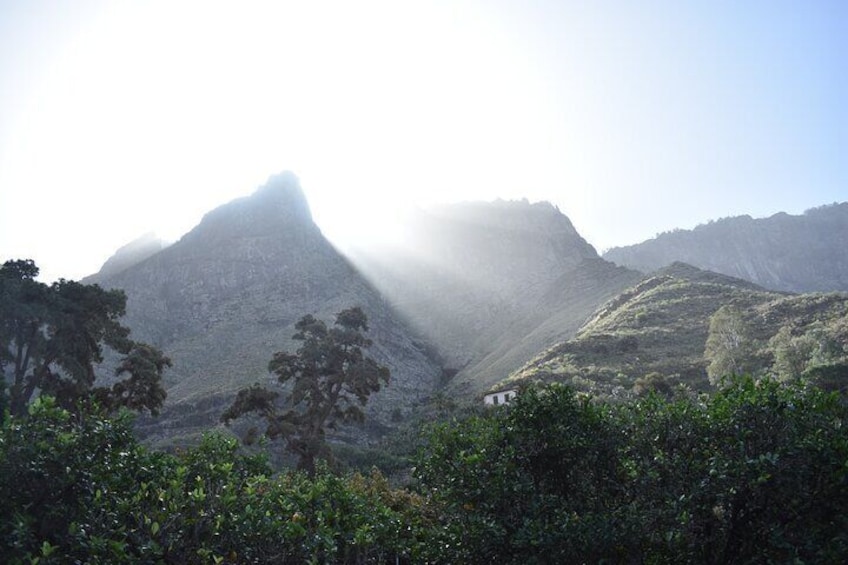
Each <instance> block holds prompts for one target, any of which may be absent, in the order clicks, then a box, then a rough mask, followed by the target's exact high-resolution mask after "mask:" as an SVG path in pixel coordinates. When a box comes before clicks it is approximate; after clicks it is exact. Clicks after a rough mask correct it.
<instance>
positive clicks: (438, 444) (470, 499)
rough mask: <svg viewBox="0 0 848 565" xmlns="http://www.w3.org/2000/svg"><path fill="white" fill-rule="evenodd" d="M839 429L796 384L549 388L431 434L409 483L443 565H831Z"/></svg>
mask: <svg viewBox="0 0 848 565" xmlns="http://www.w3.org/2000/svg"><path fill="white" fill-rule="evenodd" d="M846 424H848V421H846V408H845V405H844V404H843V403H842V402H841V401H840V399H839V398H838V397H837V396H836V395H835V394H826V393H824V392H822V391H821V390H819V389H816V388H812V387H811V388H806V387H805V386H803V385H801V384H798V383H795V384H791V385H790V384H781V383H777V382H774V381H767V380H766V381H758V382H757V381H754V380H753V379H751V378H739V379H735V382H733V383H731V384H730V385H729V386H727V387H726V388H724V389H722V390H721V391H719V392H717V393H716V394H715V395H713V396H711V397H708V398H702V399H681V400H677V401H674V402H669V401H667V400H665V399H662V398H660V397H659V396H649V397H647V398H645V399H640V400H638V401H634V402H631V403H626V404H618V405H609V404H603V403H594V402H592V401H591V400H590V399H589V398H585V397H579V396H576V395H575V394H574V393H573V391H571V390H570V389H568V388H566V387H560V386H552V387H548V388H545V389H535V390H534V389H531V390H527V391H525V392H524V393H523V394H521V395H519V396H518V398H517V399H516V401H515V402H514V403H513V404H512V405H511V406H510V408H509V409H508V410H503V411H497V412H495V413H492V414H491V415H489V416H486V417H478V418H471V419H468V420H466V421H464V422H454V423H451V424H444V425H442V426H440V427H438V428H437V429H436V430H435V432H434V433H433V436H432V438H431V441H430V443H429V447H428V448H427V451H426V454H425V455H424V457H423V459H422V461H423V465H422V466H421V468H420V469H419V476H420V479H421V481H422V485H423V487H424V488H425V492H427V493H429V495H430V496H431V502H432V503H435V504H437V506H438V507H439V511H440V515H441V516H442V520H443V521H444V523H445V524H446V525H447V530H446V532H445V534H444V536H445V537H444V539H445V542H444V543H445V545H446V546H447V544H450V546H451V555H452V558H451V560H452V561H454V562H478V563H485V562H497V563H574V562H580V563H601V562H603V563H800V562H810V563H845V562H846V561H848V433H847V432H846V429H845V425H846Z"/></svg>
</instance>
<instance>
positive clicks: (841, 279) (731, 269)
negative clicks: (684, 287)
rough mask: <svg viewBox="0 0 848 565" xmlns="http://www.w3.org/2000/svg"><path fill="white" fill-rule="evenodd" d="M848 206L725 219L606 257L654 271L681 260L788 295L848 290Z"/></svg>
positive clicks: (618, 251)
mask: <svg viewBox="0 0 848 565" xmlns="http://www.w3.org/2000/svg"><path fill="white" fill-rule="evenodd" d="M846 242H848V202H845V203H842V204H833V205H830V206H823V207H820V208H814V209H812V210H808V211H806V212H805V213H804V214H803V215H800V216H791V215H789V214H783V213H781V214H776V215H774V216H772V217H770V218H764V219H757V220H755V219H752V218H751V217H750V216H739V217H735V218H726V219H723V220H718V221H716V222H711V223H709V224H707V225H702V226H698V227H696V228H695V229H693V230H676V231H674V232H670V233H664V234H661V235H659V236H657V237H656V238H654V239H651V240H648V241H645V242H643V243H639V244H637V245H630V246H627V247H617V248H613V249H610V250H609V251H607V252H606V253H605V254H604V258H605V259H607V260H609V261H612V262H614V263H616V264H618V265H622V266H626V267H629V268H631V269H637V270H640V271H642V272H645V273H647V272H651V271H654V270H656V269H660V268H662V267H664V266H666V265H669V264H671V263H673V262H675V261H682V262H685V263H689V264H692V265H695V266H697V267H700V268H702V269H707V270H711V271H715V272H718V273H723V274H726V275H730V276H734V277H740V278H743V279H746V280H749V281H752V282H755V283H757V284H759V285H761V286H763V287H765V288H769V289H773V290H782V291H790V292H826V291H845V290H848V245H846Z"/></svg>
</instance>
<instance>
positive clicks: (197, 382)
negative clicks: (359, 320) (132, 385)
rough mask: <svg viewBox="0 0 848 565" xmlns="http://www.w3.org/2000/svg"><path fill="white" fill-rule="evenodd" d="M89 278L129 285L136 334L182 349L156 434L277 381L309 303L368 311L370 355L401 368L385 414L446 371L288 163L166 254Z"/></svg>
mask: <svg viewBox="0 0 848 565" xmlns="http://www.w3.org/2000/svg"><path fill="white" fill-rule="evenodd" d="M106 266H108V264H107V265H106ZM106 266H104V267H106ZM91 280H92V281H94V282H98V283H99V284H101V285H102V286H104V287H107V288H122V289H124V290H125V291H126V293H127V296H128V301H127V316H126V318H125V320H126V323H127V325H128V326H129V327H130V328H132V332H133V336H137V337H138V339H142V340H145V341H148V342H150V343H153V344H155V345H156V346H158V347H160V348H161V349H162V350H163V351H164V352H165V353H166V354H167V355H168V356H170V357H171V359H172V360H173V369H171V370H169V371H168V372H167V373H166V383H165V384H166V389H167V391H168V399H167V403H166V407H165V410H164V411H163V414H162V416H160V418H159V421H157V422H155V423H154V424H153V427H152V428H151V429H149V430H148V433H159V432H161V430H162V429H163V428H167V429H169V431H168V432H167V434H169V435H175V434H176V435H178V434H183V433H189V432H190V430H193V429H202V428H204V427H208V426H210V425H214V424H215V423H216V422H217V418H218V417H219V416H220V414H221V412H222V411H223V408H224V407H225V406H226V405H227V404H228V403H229V402H231V401H232V399H233V397H234V394H235V392H236V391H237V390H238V389H239V388H241V387H243V386H247V385H249V384H252V383H254V382H262V383H264V382H267V381H268V380H269V375H268V372H267V365H268V362H269V361H270V359H271V356H272V354H273V353H274V352H276V351H280V350H288V351H293V350H294V349H295V348H296V343H294V342H292V340H291V336H292V335H293V334H294V333H295V330H294V327H293V326H294V323H295V322H296V321H297V320H299V319H300V318H301V317H302V316H303V315H305V314H313V315H315V316H316V317H318V318H320V319H323V320H325V321H327V322H328V323H331V322H332V320H333V319H334V317H333V316H334V314H335V313H337V312H339V311H341V310H343V309H345V308H349V307H351V306H357V305H358V306H361V307H362V308H363V310H364V311H365V313H366V314H367V316H368V321H369V326H370V332H369V333H368V336H369V337H370V338H371V339H372V340H373V341H374V346H373V347H372V348H371V350H370V354H371V355H372V356H373V357H374V358H375V359H376V360H377V361H378V362H380V363H383V364H385V365H386V366H388V367H389V369H390V370H391V373H392V380H391V382H390V384H389V386H388V387H386V388H384V389H383V390H382V391H381V392H380V393H378V394H376V395H374V396H373V397H372V399H371V401H370V402H369V406H368V407H369V412H370V414H371V416H372V421H373V422H374V423H375V424H376V425H379V422H385V421H386V420H387V419H388V417H389V414H388V411H389V410H392V411H400V412H403V411H404V410H409V409H410V407H411V406H412V405H413V404H414V403H415V402H417V401H419V400H420V399H422V398H424V397H426V396H427V395H429V394H431V393H432V391H433V388H434V386H435V384H436V380H437V377H438V376H439V375H440V374H441V368H440V367H439V366H438V365H437V364H436V363H435V362H434V360H433V358H432V357H431V356H430V355H429V354H428V353H427V352H426V351H425V349H424V348H423V346H422V345H421V344H420V343H419V342H418V341H417V340H416V338H415V336H414V335H413V333H412V332H411V331H410V330H409V328H408V326H406V325H405V324H404V323H403V322H401V321H400V319H399V318H398V316H397V315H396V314H395V312H394V311H393V309H392V308H391V307H390V306H389V305H388V304H387V303H386V301H385V300H383V299H382V298H381V296H380V295H379V294H378V293H377V292H376V291H375V290H374V288H373V287H372V286H371V285H370V284H369V283H368V282H367V281H366V280H365V279H364V278H363V277H362V276H360V275H359V273H358V272H357V271H356V269H355V268H354V267H353V266H351V264H350V263H349V262H348V261H347V260H346V259H345V258H344V257H342V256H341V255H340V254H339V253H338V252H337V251H336V250H335V249H334V248H333V246H332V245H330V243H328V242H327V240H326V239H325V238H324V236H323V235H322V234H321V231H320V230H319V229H318V227H317V226H316V225H315V223H314V222H313V221H312V217H311V214H310V211H309V206H308V204H307V202H306V199H305V197H304V195H303V192H302V191H301V189H300V186H299V184H298V181H297V179H296V177H295V176H294V175H292V174H291V173H283V174H280V175H277V176H274V177H272V178H271V179H269V181H268V183H267V184H266V185H265V186H263V187H261V188H259V189H258V190H257V191H256V192H255V193H254V194H253V195H252V196H249V197H245V198H240V199H237V200H234V201H232V202H230V203H229V204H225V205H223V206H220V207H218V208H216V209H215V210H213V211H211V212H209V213H208V214H206V215H205V216H204V218H203V220H202V221H201V222H200V224H199V225H198V226H197V227H195V228H194V229H193V230H191V231H190V232H189V233H188V234H186V235H185V236H184V237H183V238H182V239H180V241H178V242H177V243H175V244H173V245H172V246H170V247H168V248H166V249H163V250H162V251H160V252H159V253H156V254H155V255H152V256H149V257H147V258H146V259H144V260H142V261H141V262H139V263H136V264H135V265H133V266H130V267H127V268H125V269H124V270H122V271H121V272H117V273H115V274H110V273H109V271H108V270H107V271H106V272H102V273H100V274H98V275H96V276H95V277H93V278H92V279H91Z"/></svg>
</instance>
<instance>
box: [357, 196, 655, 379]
mask: <svg viewBox="0 0 848 565" xmlns="http://www.w3.org/2000/svg"><path fill="white" fill-rule="evenodd" d="M406 226H407V232H406V233H405V234H404V236H403V237H402V238H401V241H400V242H399V243H398V245H397V246H396V247H394V248H390V249H370V250H360V251H359V252H358V253H355V254H353V255H352V260H353V261H354V262H355V263H356V265H357V266H358V267H359V268H360V269H362V270H363V272H364V273H365V274H366V275H367V276H368V277H369V278H370V279H371V280H372V281H373V282H374V284H375V286H377V287H378V288H379V289H380V290H381V291H382V292H383V293H384V294H385V295H386V296H387V297H388V298H389V299H390V300H391V302H392V303H393V304H394V305H395V306H396V307H397V308H398V309H399V310H400V311H401V312H403V313H404V314H405V315H406V316H407V319H409V320H410V321H411V323H412V324H413V325H414V326H415V327H416V329H417V330H418V331H420V332H421V333H422V334H423V335H424V336H425V337H426V338H427V339H428V340H429V341H430V342H431V343H433V345H434V347H435V348H436V350H437V351H438V352H439V353H440V354H441V355H442V357H443V359H444V360H445V364H446V366H447V367H449V368H451V369H453V371H455V372H456V373H457V374H456V376H455V377H453V379H452V380H451V381H450V383H448V384H449V386H450V387H451V388H452V389H453V390H454V391H456V392H461V393H464V394H475V393H479V392H481V391H482V390H485V389H486V388H488V387H489V386H490V385H491V384H492V383H494V382H497V381H498V380H500V379H503V378H504V377H505V376H507V375H508V374H509V373H511V372H512V371H514V370H515V369H517V368H519V367H520V366H521V365H522V364H524V363H525V362H526V361H527V360H528V359H530V358H531V357H532V356H534V355H535V354H537V353H538V352H539V351H540V350H543V349H545V348H547V347H548V346H550V345H552V344H554V343H556V342H558V341H561V340H563V339H567V338H568V337H570V336H572V335H573V334H574V332H576V331H577V329H578V328H579V327H580V325H581V324H582V323H583V322H584V321H585V319H586V318H587V316H589V315H590V314H591V313H592V312H593V311H594V309H595V308H596V307H597V306H598V305H599V304H601V303H603V302H604V301H606V300H607V299H609V298H610V297H612V296H614V295H615V294H617V293H618V292H620V291H621V290H622V289H624V288H626V287H627V286H629V285H631V284H633V282H634V281H635V280H637V279H638V278H639V276H640V275H639V274H638V273H636V272H634V271H631V270H629V269H624V268H620V267H616V266H614V265H612V264H611V263H609V262H606V261H604V260H602V259H601V258H599V257H598V255H597V253H596V252H595V250H594V248H593V247H592V246H591V245H589V244H588V243H587V242H586V241H585V240H584V239H583V238H582V237H580V235H579V234H578V233H577V231H576V230H575V229H574V226H573V225H572V224H571V222H570V221H569V219H568V218H567V217H566V216H565V215H563V214H562V213H561V212H560V211H559V210H558V209H556V208H555V207H554V206H552V205H551V204H548V203H545V202H542V203H536V204H530V203H528V202H527V201H520V202H504V201H496V202H471V203H463V204H454V205H446V206H442V207H439V208H435V209H432V210H429V211H427V212H424V211H419V212H418V213H417V214H415V215H414V216H413V217H412V218H410V219H409V221H407V222H406Z"/></svg>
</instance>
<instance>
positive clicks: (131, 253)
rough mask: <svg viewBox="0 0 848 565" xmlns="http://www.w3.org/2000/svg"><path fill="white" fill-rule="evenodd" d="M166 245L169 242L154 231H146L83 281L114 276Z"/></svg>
mask: <svg viewBox="0 0 848 565" xmlns="http://www.w3.org/2000/svg"><path fill="white" fill-rule="evenodd" d="M165 247H167V243H165V241H164V240H162V239H160V238H158V237H156V234H154V233H153V232H150V233H146V234H144V235H143V236H141V237H139V238H138V239H135V240H133V241H131V242H130V243H128V244H126V245H124V246H123V247H121V248H120V249H118V250H117V251H116V252H115V253H114V255H112V256H111V257H109V259H107V260H106V262H105V263H103V266H102V267H101V268H100V271H99V272H98V273H97V274H96V275H94V276H93V277H88V278H86V279H84V280H83V281H82V282H84V283H88V282H89V281H90V280H91V281H93V280H99V279H104V278H107V277H111V276H114V275H116V274H118V273H120V272H121V271H123V270H125V269H128V268H129V267H132V266H133V265H135V264H137V263H141V262H142V261H144V260H145V259H147V258H148V257H151V256H153V255H155V254H157V253H159V252H160V251H162V250H163V249H165Z"/></svg>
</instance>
